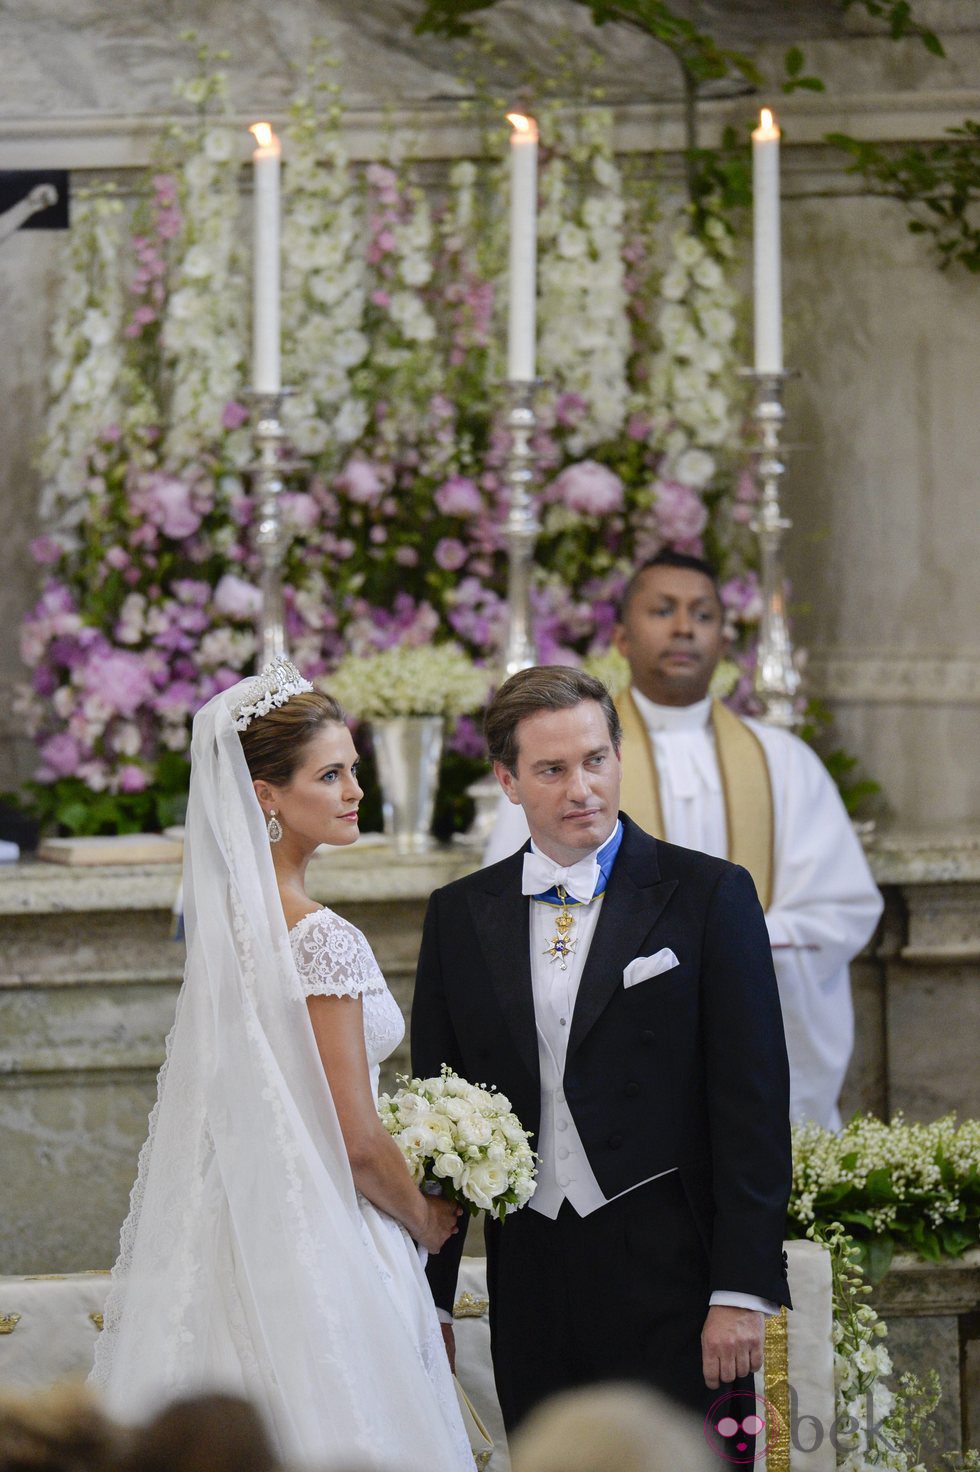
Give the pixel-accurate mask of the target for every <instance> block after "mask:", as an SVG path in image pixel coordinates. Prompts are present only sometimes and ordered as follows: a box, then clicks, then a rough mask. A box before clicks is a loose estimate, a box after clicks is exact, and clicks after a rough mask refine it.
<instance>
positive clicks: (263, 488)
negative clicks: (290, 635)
mask: <svg viewBox="0 0 980 1472" xmlns="http://www.w3.org/2000/svg"><path fill="white" fill-rule="evenodd" d="M291 392H292V390H291V389H281V390H280V391H279V392H278V393H262V392H259V391H257V390H254V389H253V390H251V391H250V392H249V394H248V398H249V399H250V400H251V402H252V405H253V428H252V439H253V442H254V444H255V459H254V460H253V461H252V464H251V465H250V466H249V471H250V473H251V475H252V481H253V484H254V486H255V499H256V502H257V504H258V517H257V519H256V522H255V525H254V546H255V548H256V551H257V552H258V554H259V558H260V561H261V569H262V570H261V574H260V582H259V586H260V590H261V594H262V606H261V608H260V610H259V624H258V644H259V647H258V651H257V655H256V660H257V665H258V668H259V669H264V668H265V666H266V665H267V664H269V663H270V662H271V661H272V660H275V659H284V658H285V657H286V655H287V650H286V627H285V613H284V608H283V596H282V567H283V559H284V557H285V554H286V531H285V528H284V526H283V522H282V505H281V499H280V498H281V496H282V492H283V484H284V482H283V474H284V472H285V471H287V470H293V469H295V468H296V466H297V464H298V462H297V461H290V462H289V463H288V464H287V463H286V462H285V461H284V460H283V458H282V447H283V444H284V442H285V438H286V431H285V429H284V428H283V424H282V419H281V418H280V415H281V412H282V401H283V399H284V398H285V397H286V396H287V395H288V394H289V393H291Z"/></svg>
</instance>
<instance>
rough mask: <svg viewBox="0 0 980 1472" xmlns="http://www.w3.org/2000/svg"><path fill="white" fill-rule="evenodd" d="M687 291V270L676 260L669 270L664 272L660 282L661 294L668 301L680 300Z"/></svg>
mask: <svg viewBox="0 0 980 1472" xmlns="http://www.w3.org/2000/svg"><path fill="white" fill-rule="evenodd" d="M686 291H687V272H686V271H685V270H684V268H683V266H682V265H681V264H680V262H679V261H675V262H674V264H673V265H672V266H671V267H670V269H669V270H668V271H665V272H664V276H663V280H662V281H661V283H660V295H661V296H662V297H663V298H664V300H665V301H668V302H679V301H680V300H681V298H682V297H683V295H684V293H685V292H686Z"/></svg>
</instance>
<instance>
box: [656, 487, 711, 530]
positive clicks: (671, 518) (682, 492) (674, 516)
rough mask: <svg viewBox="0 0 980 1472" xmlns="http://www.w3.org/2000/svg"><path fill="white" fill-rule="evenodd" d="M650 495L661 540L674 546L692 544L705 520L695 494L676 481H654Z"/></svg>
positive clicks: (703, 512)
mask: <svg viewBox="0 0 980 1472" xmlns="http://www.w3.org/2000/svg"><path fill="white" fill-rule="evenodd" d="M654 492H655V495H656V501H655V504H654V508H653V514H654V516H655V518H656V522H657V530H658V531H659V533H660V535H661V536H662V537H663V539H664V541H665V542H670V543H672V544H674V545H677V544H678V543H685V542H693V541H696V540H697V539H698V537H700V535H701V533H702V532H703V531H704V528H705V526H706V525H707V521H708V513H707V511H706V510H705V508H704V506H703V505H702V504H701V500H700V498H699V497H698V494H697V492H696V491H692V490H691V488H690V486H682V485H681V484H680V482H679V481H676V480H660V481H657V483H656V485H655V486H654Z"/></svg>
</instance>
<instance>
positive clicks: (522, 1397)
mask: <svg viewBox="0 0 980 1472" xmlns="http://www.w3.org/2000/svg"><path fill="white" fill-rule="evenodd" d="M486 735H487V742H488V746H489V750H490V758H491V760H492V762H493V766H494V771H495V773H496V775H497V778H498V780H499V781H500V784H501V786H502V787H503V789H504V791H505V792H506V794H507V796H508V797H509V798H510V800H511V802H514V803H520V804H521V806H522V807H523V809H524V812H525V816H526V818H527V822H528V827H529V829H530V833H531V844H530V848H529V849H525V850H523V851H521V852H520V853H517V854H514V855H513V856H512V857H510V858H507V859H504V860H503V861H502V862H501V863H499V864H495V865H493V866H492V867H491V868H488V869H483V870H480V871H479V872H478V873H475V874H471V875H469V876H467V877H466V878H464V879H461V880H458V881H457V882H456V883H454V884H450V885H447V886H446V887H445V888H444V889H441V890H437V891H436V892H435V893H434V894H433V896H432V899H431V901H430V903H429V908H428V912H427V915H426V920H425V929H424V933H423V939H422V950H421V955H420V957H419V966H418V974H417V978H416V985H415V1003H414V1008H413V1014H412V1063H413V1068H414V1070H415V1072H416V1073H417V1074H421V1075H427V1074H433V1073H438V1071H439V1068H440V1065H441V1064H442V1063H444V1062H445V1063H448V1064H450V1065H451V1066H452V1067H453V1068H455V1069H456V1070H457V1071H458V1072H459V1073H460V1074H461V1075H463V1076H464V1077H466V1078H469V1079H470V1080H472V1081H474V1082H484V1081H485V1082H487V1083H489V1084H494V1085H496V1086H497V1087H498V1088H499V1089H500V1090H501V1091H502V1092H503V1093H505V1094H507V1095H508V1096H509V1098H510V1100H511V1103H512V1105H513V1107H514V1110H515V1111H516V1113H517V1115H518V1117H519V1118H520V1119H521V1121H522V1123H523V1124H524V1125H525V1127H526V1128H528V1129H529V1130H531V1131H532V1132H533V1135H534V1136H535V1139H534V1140H533V1143H534V1145H535V1147H536V1149H537V1150H538V1152H539V1154H540V1157H541V1159H540V1164H539V1170H538V1188H537V1191H536V1193H535V1195H534V1197H533V1198H532V1200H531V1203H530V1205H529V1206H528V1207H527V1208H526V1209H525V1210H523V1211H521V1212H518V1213H516V1214H514V1215H512V1216H510V1217H508V1219H507V1221H506V1222H505V1223H503V1224H500V1223H497V1222H494V1221H488V1223H487V1231H486V1239H487V1272H488V1285H489V1292H490V1326H491V1336H492V1347H493V1359H494V1372H495V1377H496V1382H497V1391H498V1395H499V1398H500V1404H501V1409H502V1411H503V1414H504V1420H505V1422H506V1424H507V1426H508V1427H513V1426H514V1425H516V1424H517V1422H518V1421H520V1420H521V1419H522V1417H523V1416H524V1415H525V1414H526V1413H527V1412H528V1411H529V1410H530V1409H531V1408H532V1406H533V1405H535V1404H536V1402H538V1401H539V1400H541V1399H543V1398H544V1397H545V1396H547V1395H549V1394H551V1393H553V1392H555V1391H558V1390H562V1389H565V1388H567V1387H569V1386H573V1385H579V1384H585V1383H588V1382H590V1381H595V1380H609V1379H626V1380H642V1381H647V1382H648V1383H650V1384H653V1385H655V1386H657V1387H659V1388H660V1389H662V1390H664V1391H666V1392H667V1393H668V1394H670V1395H672V1396H673V1397H675V1398H676V1399H677V1400H679V1401H681V1402H683V1403H685V1404H687V1405H688V1406H690V1407H692V1408H694V1409H696V1410H698V1411H699V1412H700V1413H701V1414H702V1415H704V1414H705V1412H706V1411H708V1409H709V1407H711V1406H712V1404H713V1403H714V1402H716V1401H718V1400H719V1398H720V1397H721V1396H723V1395H726V1394H727V1395H731V1394H732V1393H733V1392H736V1391H741V1392H743V1393H744V1394H745V1395H746V1396H748V1394H749V1392H750V1391H751V1378H750V1377H751V1375H752V1372H753V1371H755V1370H756V1369H758V1367H759V1365H760V1363H761V1355H762V1345H763V1328H764V1322H765V1318H764V1316H765V1314H766V1313H773V1312H776V1311H778V1308H779V1305H780V1304H783V1303H788V1302H789V1296H788V1293H787V1287H786V1274H785V1265H784V1260H783V1256H782V1250H781V1244H782V1237H783V1229H784V1225H785V1212H786V1202H787V1198H788V1195H789V1187H790V1177H791V1161H790V1138H789V1124H788V1102H789V1084H788V1074H787V1064H786V1049H785V1044H784V1041H783V1030H782V1020H781V1017H780V1011H779V1000H778V995H777V991H776V981H775V976H774V974H773V967H772V959H771V951H770V946H769V940H768V936H767V933H766V926H765V920H764V917H763V912H762V908H761V906H760V904H759V901H758V899H757V898H756V894H755V889H754V887H753V884H752V881H751V879H750V878H749V875H748V874H747V873H746V872H745V870H743V869H740V868H738V867H736V866H735V865H733V864H729V863H726V862H725V861H723V860H720V859H714V858H709V857H707V856H705V855H703V854H699V853H694V852H692V851H690V850H688V849H682V848H676V847H674V846H672V845H670V844H666V843H662V842H660V841H658V840H656V839H653V838H651V837H649V836H648V835H647V834H646V833H644V832H643V831H642V829H640V828H637V827H636V825H635V824H634V823H632V822H631V821H630V820H629V818H626V817H619V816H618V802H619V789H620V776H621V766H620V758H619V749H620V727H619V719H618V717H617V714H616V710H615V707H614V706H613V703H612V700H611V699H610V697H609V694H608V692H607V691H606V689H605V687H604V686H603V685H601V684H600V683H599V682H598V681H596V680H593V679H592V678H590V677H589V676H588V675H585V674H583V673H582V672H581V671H578V670H573V669H567V668H564V667H557V666H552V667H539V668H536V669H530V670H523V671H521V672H520V673H519V674H517V675H514V676H512V677H511V678H510V679H509V680H507V681H506V682H505V684H504V685H503V686H501V688H500V690H499V691H498V693H497V695H496V696H495V698H494V700H493V702H492V703H491V705H490V708H489V710H488V711H487V716H486ZM461 1250H462V1243H461V1239H451V1242H450V1243H449V1244H447V1246H446V1248H444V1250H443V1251H442V1253H441V1254H440V1255H439V1256H438V1257H436V1258H434V1259H432V1260H431V1262H430V1265H429V1275H430V1281H431V1284H432V1288H433V1293H434V1296H435V1300H436V1304H437V1305H438V1306H439V1308H440V1310H445V1311H448V1310H451V1308H452V1304H453V1299H454V1296H455V1285H456V1276H457V1272H458V1266H459V1255H460V1252H461ZM446 1317H448V1315H446ZM445 1333H446V1337H447V1344H448V1346H449V1348H450V1353H452V1330H451V1328H449V1327H448V1326H447V1327H446V1329H445ZM732 1382H734V1384H733V1383H732ZM737 1406H738V1403H737V1402H735V1401H731V1400H726V1402H725V1412H724V1413H725V1414H726V1415H728V1416H732V1415H734V1416H735V1417H736V1418H737V1419H740V1416H739V1410H738V1408H737ZM743 1407H744V1409H746V1410H749V1409H754V1406H751V1405H750V1404H749V1402H748V1400H747V1399H746V1400H745V1401H744V1402H743Z"/></svg>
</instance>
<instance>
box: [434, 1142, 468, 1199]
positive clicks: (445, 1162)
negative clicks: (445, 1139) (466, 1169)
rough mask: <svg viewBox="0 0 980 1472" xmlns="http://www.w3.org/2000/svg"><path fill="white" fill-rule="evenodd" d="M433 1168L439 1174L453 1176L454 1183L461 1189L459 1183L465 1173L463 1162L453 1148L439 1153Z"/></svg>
mask: <svg viewBox="0 0 980 1472" xmlns="http://www.w3.org/2000/svg"><path fill="white" fill-rule="evenodd" d="M432 1169H433V1171H434V1172H435V1174H436V1175H437V1176H443V1177H447V1176H448V1177H451V1179H452V1183H453V1185H454V1186H455V1187H456V1189H457V1191H458V1190H459V1183H460V1180H461V1179H462V1175H463V1162H462V1160H460V1158H459V1156H458V1155H457V1154H456V1153H455V1151H453V1150H446V1151H444V1153H443V1154H442V1155H437V1156H436V1158H435V1160H434V1161H433V1164H432Z"/></svg>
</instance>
